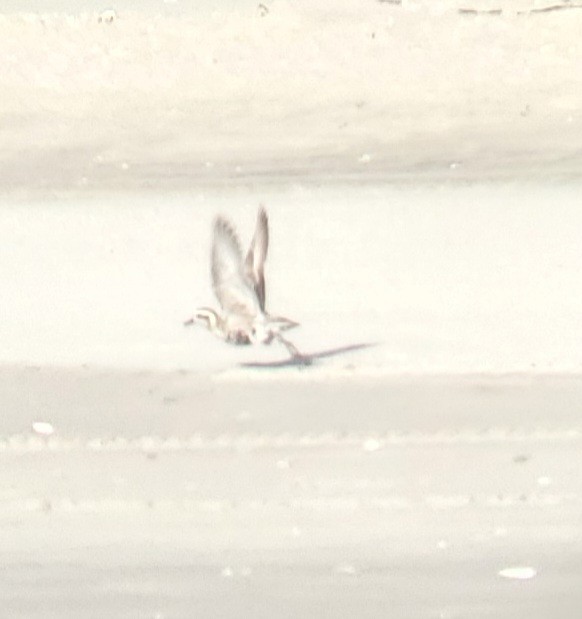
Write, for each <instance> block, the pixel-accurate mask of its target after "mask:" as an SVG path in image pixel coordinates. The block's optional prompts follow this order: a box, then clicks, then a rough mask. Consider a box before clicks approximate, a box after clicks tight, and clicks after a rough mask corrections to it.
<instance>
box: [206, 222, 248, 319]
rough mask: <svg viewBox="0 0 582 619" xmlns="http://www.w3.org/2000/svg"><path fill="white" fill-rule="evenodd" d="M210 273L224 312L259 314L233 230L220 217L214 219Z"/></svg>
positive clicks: (215, 292)
mask: <svg viewBox="0 0 582 619" xmlns="http://www.w3.org/2000/svg"><path fill="white" fill-rule="evenodd" d="M211 275H212V287H213V289H214V294H215V295H216V298H217V299H218V302H219V303H220V305H221V306H222V308H223V310H224V311H225V312H226V313H229V314H242V315H247V316H249V317H254V316H256V315H257V314H258V313H259V311H260V303H259V300H258V297H257V294H256V293H255V290H254V289H253V287H252V286H251V284H250V282H249V281H248V279H247V278H246V275H245V273H244V270H243V262H242V252H241V249H240V244H239V241H238V238H237V236H236V232H235V231H234V228H233V227H232V225H231V224H230V223H229V222H228V221H227V220H226V219H223V218H222V217H218V218H217V219H216V220H215V222H214V238H213V242H212V259H211Z"/></svg>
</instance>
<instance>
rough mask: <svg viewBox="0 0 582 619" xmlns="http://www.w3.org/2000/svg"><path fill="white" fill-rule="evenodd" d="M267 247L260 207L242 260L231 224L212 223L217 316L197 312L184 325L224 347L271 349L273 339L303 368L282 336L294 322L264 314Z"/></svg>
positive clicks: (204, 310) (204, 309) (266, 223)
mask: <svg viewBox="0 0 582 619" xmlns="http://www.w3.org/2000/svg"><path fill="white" fill-rule="evenodd" d="M268 248H269V220H268V217H267V213H266V211H265V209H264V208H263V207H262V206H261V207H260V208H259V212H258V215H257V223H256V227H255V234H254V236H253V240H252V241H251V245H250V247H249V250H248V252H247V255H246V258H245V259H244V260H243V254H242V251H241V247H240V243H239V240H238V237H237V234H236V231H235V229H234V227H233V226H232V224H231V223H230V222H229V221H227V220H226V219H224V218H223V217H217V218H216V219H215V220H214V228H213V240H212V252H211V269H210V272H211V277H212V288H213V290H214V294H215V296H216V298H217V299H218V302H219V303H220V307H221V312H220V313H219V312H217V311H215V310H214V309H212V308H209V307H200V308H198V309H197V310H196V312H195V313H194V316H192V318H190V319H189V320H187V321H186V322H185V323H184V324H185V325H186V326H188V325H201V326H203V327H205V328H206V329H208V331H210V332H211V333H213V334H214V335H216V336H217V337H219V338H221V339H222V340H224V341H225V342H228V343H229V344H235V345H248V344H270V343H271V342H272V341H273V340H278V341H279V342H281V343H282V344H283V345H284V346H285V347H286V348H287V351H288V352H289V354H290V355H291V358H292V360H293V361H298V362H304V363H308V358H307V357H304V356H303V355H302V354H301V353H300V352H299V351H298V350H297V348H296V347H295V346H294V345H293V344H292V343H291V342H290V341H289V340H287V339H286V338H285V337H283V335H282V332H283V331H288V330H289V329H293V328H294V327H297V326H298V325H299V323H297V322H294V321H293V320H289V319H288V318H283V317H279V316H271V315H270V314H269V313H267V311H266V310H265V275H264V266H265V260H266V259H267V251H268Z"/></svg>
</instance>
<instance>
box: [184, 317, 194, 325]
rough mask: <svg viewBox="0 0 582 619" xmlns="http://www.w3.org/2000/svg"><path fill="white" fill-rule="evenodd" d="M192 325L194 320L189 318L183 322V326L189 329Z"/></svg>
mask: <svg viewBox="0 0 582 619" xmlns="http://www.w3.org/2000/svg"><path fill="white" fill-rule="evenodd" d="M193 324H194V318H189V319H188V320H185V321H184V326H185V327H190V326H191V325H193Z"/></svg>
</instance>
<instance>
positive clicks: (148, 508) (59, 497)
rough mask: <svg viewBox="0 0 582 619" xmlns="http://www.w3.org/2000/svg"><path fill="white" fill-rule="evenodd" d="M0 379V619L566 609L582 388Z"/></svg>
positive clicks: (8, 371)
mask: <svg viewBox="0 0 582 619" xmlns="http://www.w3.org/2000/svg"><path fill="white" fill-rule="evenodd" d="M0 378H1V380H2V384H3V385H4V387H3V390H2V409H3V422H2V440H1V441H0V461H1V466H0V485H1V487H2V488H3V489H4V490H3V491H2V502H1V506H0V519H1V525H2V526H0V536H1V540H0V545H1V547H2V549H3V565H4V567H5V578H4V579H3V580H2V584H1V585H0V603H1V605H2V608H3V612H4V613H5V614H6V616H10V617H17V616H26V617H51V616H54V617H79V616H89V617H103V616H108V617H194V616H203V617H241V616H248V617H274V616H281V617H321V616H329V617H332V616H333V617H346V618H347V617H354V616H359V617H380V616H390V617H507V618H510V617H511V618H516V617H517V618H520V617H524V618H525V617H528V618H545V617H550V616H560V617H572V618H574V617H576V616H577V613H578V611H579V607H580V603H581V602H582V594H581V592H580V588H579V587H578V586H577V583H579V582H580V578H581V577H582V564H581V563H580V560H579V557H580V552H581V551H582V535H581V532H580V510H581V505H582V495H581V490H582V488H581V481H580V475H579V470H580V465H581V464H582V463H581V461H580V458H581V457H580V453H581V450H580V447H581V443H582V426H581V425H580V422H579V410H578V409H579V402H580V401H581V397H582V381H581V380H580V379H579V378H574V377H567V376H564V377H559V376H553V377H552V376H545V377H544V376H539V377H537V378H533V377H524V376H514V377H511V376H506V377H502V376H498V377H492V376H489V377H484V376H466V377H464V378H462V377H457V378H455V377H430V376H425V377H409V378H404V377H401V378H398V377H394V378H391V379H384V380H371V379H364V380H362V379H356V378H351V379H348V378H345V377H344V378H343V379H339V380H328V381H321V380H317V379H311V378H310V377H309V375H308V374H307V373H306V372H303V373H302V378H301V380H291V381H290V380H289V379H286V378H281V379H278V380H274V379H269V380H266V381H265V380H260V379H257V380H255V381H254V382H253V383H248V382H241V381H240V380H238V379H225V378H223V379H221V380H217V379H216V378H213V377H211V376H206V377H201V376H200V375H197V374H187V373H177V372H172V373H154V372H151V373H121V372H112V371H108V372H107V371H95V370H89V369H87V370H83V371H81V370H79V371H69V370H50V369H32V368H29V369H24V368H4V369H3V370H2V371H1V373H0ZM38 421H45V422H50V423H51V424H52V425H53V427H54V434H52V435H51V436H50V437H43V436H39V435H38V434H35V433H34V432H33V431H32V429H31V424H32V423H33V422H38ZM515 567H523V568H531V569H533V570H535V575H534V576H533V578H530V579H529V580H525V581H519V580H511V579H506V578H503V577H501V576H500V575H499V572H500V571H502V570H504V569H507V568H515Z"/></svg>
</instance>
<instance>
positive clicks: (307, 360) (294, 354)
mask: <svg viewBox="0 0 582 619" xmlns="http://www.w3.org/2000/svg"><path fill="white" fill-rule="evenodd" d="M275 337H276V338H277V339H278V340H279V341H280V342H281V344H283V345H284V346H285V348H286V349H287V352H288V353H289V354H290V355H291V358H292V359H293V360H294V361H299V362H301V363H303V364H304V365H311V361H312V359H311V357H309V356H306V355H302V354H301V353H300V352H299V351H298V350H297V347H296V346H295V345H294V344H292V343H291V342H290V341H289V340H287V339H285V338H284V337H283V336H282V335H281V334H280V333H277V334H276V335H275Z"/></svg>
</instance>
